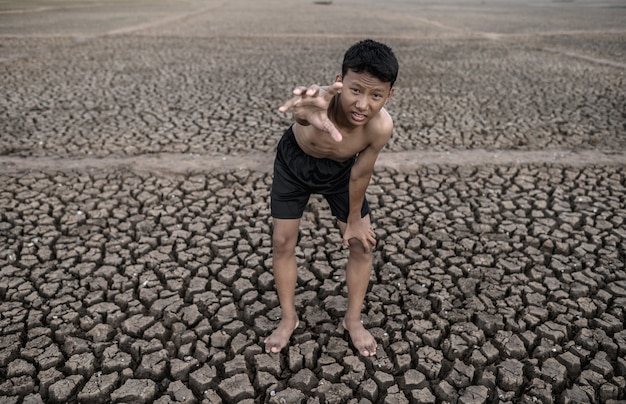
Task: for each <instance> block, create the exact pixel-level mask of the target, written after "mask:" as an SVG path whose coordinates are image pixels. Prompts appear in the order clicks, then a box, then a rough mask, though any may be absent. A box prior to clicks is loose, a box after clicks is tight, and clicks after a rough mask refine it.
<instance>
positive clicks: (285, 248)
mask: <svg viewBox="0 0 626 404" xmlns="http://www.w3.org/2000/svg"><path fill="white" fill-rule="evenodd" d="M272 248H273V250H274V253H275V254H293V253H295V250H296V240H294V238H293V237H290V236H289V235H286V234H281V233H274V234H273V235H272Z"/></svg>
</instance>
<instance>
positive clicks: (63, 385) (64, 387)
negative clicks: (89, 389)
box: [48, 375, 84, 403]
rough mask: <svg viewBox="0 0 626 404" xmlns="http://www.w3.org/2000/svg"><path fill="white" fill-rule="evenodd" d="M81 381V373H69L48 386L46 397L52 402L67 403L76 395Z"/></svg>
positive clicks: (82, 379)
mask: <svg viewBox="0 0 626 404" xmlns="http://www.w3.org/2000/svg"><path fill="white" fill-rule="evenodd" d="M83 381H84V378H83V376H82V375H71V376H68V377H66V378H65V379H61V380H59V381H57V382H55V383H54V384H52V385H51V386H50V387H49V388H48V398H49V399H50V401H51V402H53V403H67V402H69V401H70V399H71V398H72V397H73V396H74V395H76V392H77V391H78V389H79V387H80V385H81V384H82V383H83Z"/></svg>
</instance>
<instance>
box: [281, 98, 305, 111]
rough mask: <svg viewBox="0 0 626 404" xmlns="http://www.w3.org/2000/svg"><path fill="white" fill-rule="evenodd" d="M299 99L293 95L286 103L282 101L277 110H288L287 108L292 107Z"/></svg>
mask: <svg viewBox="0 0 626 404" xmlns="http://www.w3.org/2000/svg"><path fill="white" fill-rule="evenodd" d="M300 100H301V97H293V98H292V99H290V100H288V101H287V102H286V103H284V104H283V105H281V106H280V107H279V108H278V110H279V111H280V112H285V111H288V110H289V108H291V107H293V106H294V105H296V104H297V103H298V102H299V101H300Z"/></svg>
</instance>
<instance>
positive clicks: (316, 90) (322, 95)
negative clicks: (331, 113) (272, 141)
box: [278, 82, 343, 142]
mask: <svg viewBox="0 0 626 404" xmlns="http://www.w3.org/2000/svg"><path fill="white" fill-rule="evenodd" d="M342 87H343V84H342V83H340V82H335V83H333V85H332V86H329V87H324V88H322V87H320V86H318V85H312V86H310V87H309V88H306V87H297V88H296V89H294V90H293V95H294V97H293V98H291V99H290V100H289V101H287V102H286V103H284V104H283V105H282V106H281V107H280V108H278V110H279V111H280V112H286V111H288V110H289V109H290V108H292V109H293V115H294V118H295V119H296V121H306V122H308V123H309V124H311V125H313V126H314V127H315V128H316V129H318V130H321V131H324V132H328V133H329V134H330V136H332V138H333V139H334V140H335V141H336V142H341V140H342V139H343V137H342V136H341V133H339V130H337V127H335V125H334V124H333V123H332V121H331V120H330V119H329V118H328V106H329V105H330V102H331V100H332V99H333V97H334V96H335V94H337V93H339V92H340V90H341V88H342Z"/></svg>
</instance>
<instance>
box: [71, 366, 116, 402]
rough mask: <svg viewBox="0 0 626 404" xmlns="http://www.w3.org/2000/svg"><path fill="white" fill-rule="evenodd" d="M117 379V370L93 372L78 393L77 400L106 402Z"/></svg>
mask: <svg viewBox="0 0 626 404" xmlns="http://www.w3.org/2000/svg"><path fill="white" fill-rule="evenodd" d="M118 380H119V375H118V374H117V372H113V373H109V374H100V373H96V374H94V375H93V376H91V378H90V379H89V381H87V383H86V384H85V386H84V387H83V388H82V389H81V391H80V392H79V393H78V401H79V402H83V403H94V404H100V403H106V402H108V401H109V399H110V397H111V393H112V392H113V390H115V385H116V384H117V381H118Z"/></svg>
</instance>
